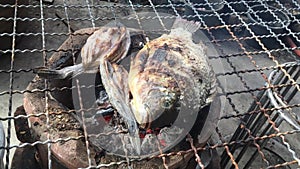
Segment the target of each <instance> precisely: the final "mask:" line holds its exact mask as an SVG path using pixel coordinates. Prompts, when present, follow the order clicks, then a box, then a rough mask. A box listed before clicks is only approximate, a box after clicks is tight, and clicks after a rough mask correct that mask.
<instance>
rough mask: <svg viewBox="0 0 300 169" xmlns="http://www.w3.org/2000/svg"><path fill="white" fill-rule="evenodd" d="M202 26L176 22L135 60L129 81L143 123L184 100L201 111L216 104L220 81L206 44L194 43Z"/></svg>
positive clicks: (135, 112)
mask: <svg viewBox="0 0 300 169" xmlns="http://www.w3.org/2000/svg"><path fill="white" fill-rule="evenodd" d="M198 27H199V24H198V23H195V22H190V21H186V20H183V19H176V21H175V23H174V25H173V28H172V29H171V32H170V33H169V34H163V35H162V36H161V37H159V38H157V39H154V40H152V41H150V42H148V43H147V44H146V45H145V46H144V48H143V49H141V50H140V51H139V52H138V54H137V55H136V56H135V58H133V59H132V62H131V65H130V71H129V75H128V76H129V77H128V81H129V89H130V92H131V94H132V100H131V106H132V110H133V113H134V116H135V118H136V120H137V122H138V123H139V124H145V123H151V122H153V121H155V120H156V119H158V118H159V117H161V116H162V115H163V114H164V113H165V112H167V111H168V110H170V109H172V108H174V106H178V103H179V102H180V101H181V100H182V98H183V97H185V100H186V101H187V102H186V104H188V105H189V106H192V105H193V106H194V107H197V106H198V108H201V107H203V106H205V105H207V104H209V103H210V102H211V101H212V98H213V96H214V94H215V91H216V89H215V88H216V78H215V75H214V72H213V70H212V68H211V66H210V65H209V63H208V61H207V56H206V52H205V50H206V49H205V47H204V45H202V44H195V43H194V42H193V40H192V33H193V32H195V31H196V30H197V29H198Z"/></svg>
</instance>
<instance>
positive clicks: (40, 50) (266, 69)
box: [0, 0, 300, 168]
mask: <svg viewBox="0 0 300 169" xmlns="http://www.w3.org/2000/svg"><path fill="white" fill-rule="evenodd" d="M101 2H103V1H99V2H98V1H90V0H86V1H80V2H71V1H67V0H63V1H57V0H56V1H55V2H54V4H48V3H46V2H43V1H42V0H40V1H30V3H29V4H19V3H20V2H18V1H16V2H15V4H0V8H2V9H10V10H12V11H13V12H12V13H11V16H0V22H3V23H11V24H12V26H11V27H10V30H9V31H7V32H0V39H1V37H9V38H10V39H11V45H10V47H9V48H7V49H2V50H0V59H1V55H3V56H4V55H7V56H10V61H9V62H8V64H9V66H8V67H7V68H4V69H2V68H0V75H1V74H2V75H5V76H8V79H9V85H8V86H7V88H6V89H5V88H4V90H3V91H0V97H3V98H8V105H7V107H5V108H7V110H6V112H5V116H3V117H0V120H1V121H2V122H3V123H5V125H4V126H5V134H6V144H5V146H4V147H1V149H3V150H5V156H4V163H5V168H9V167H10V165H11V164H10V163H11V159H12V157H13V154H12V151H13V150H17V149H19V148H24V147H27V146H36V145H38V144H43V145H47V147H48V149H47V151H48V152H47V165H48V167H49V168H51V166H52V165H53V163H55V162H54V161H53V159H52V157H51V151H50V147H51V145H52V144H53V143H58V142H60V141H69V140H72V139H75V140H76V139H77V140H78V139H86V143H87V144H89V143H88V141H87V135H84V136H80V137H75V138H68V139H58V140H51V139H50V136H48V139H47V141H45V142H33V143H29V142H24V143H21V144H14V143H12V140H11V139H12V137H14V134H13V132H14V129H13V124H12V123H13V122H15V121H16V120H18V119H22V118H25V119H28V118H29V117H28V116H26V115H25V116H24V115H17V116H14V114H13V111H14V110H13V108H14V107H15V105H14V104H15V103H14V102H13V100H14V99H13V97H14V96H16V95H18V94H24V93H34V92H43V93H45V102H46V105H47V101H48V100H49V99H51V98H49V97H48V95H47V93H48V92H52V91H55V90H58V91H61V90H64V89H65V88H61V89H56V88H54V89H53V88H49V86H48V83H47V81H45V86H44V88H43V89H36V90H27V89H24V90H23V89H22V90H19V89H17V87H16V86H17V85H18V84H16V81H15V77H16V76H19V75H22V76H30V77H33V75H32V70H33V68H34V67H36V66H41V65H32V67H27V68H24V67H22V66H20V65H16V63H15V62H16V61H15V60H16V59H22V58H20V57H19V56H21V55H24V56H30V55H34V56H36V57H39V58H40V64H43V65H45V66H47V64H48V59H49V56H51V54H53V53H57V52H60V51H59V50H57V47H59V45H60V44H61V43H56V44H55V43H53V41H55V39H56V38H57V39H58V40H60V41H61V42H63V40H65V39H66V38H67V37H69V36H70V35H73V34H74V31H75V30H77V29H79V28H81V27H80V26H78V25H81V26H83V27H97V26H100V25H99V23H100V22H101V23H102V22H108V21H111V20H114V19H125V20H126V19H127V20H136V21H137V22H138V23H139V28H140V29H144V28H143V26H142V25H141V24H140V23H141V21H142V20H149V21H151V20H158V22H159V23H160V24H161V25H160V26H161V27H162V29H161V30H151V32H166V31H168V30H167V28H166V26H165V25H164V22H163V21H164V20H168V19H174V18H176V17H183V18H186V19H196V20H198V21H199V22H200V23H201V24H202V27H201V28H200V30H202V31H203V32H204V33H205V34H206V35H207V36H208V37H209V39H210V43H212V44H214V46H215V47H216V49H217V51H218V54H217V55H212V56H209V59H210V61H211V62H214V61H217V60H221V61H222V63H223V67H224V70H222V71H220V72H216V74H217V78H218V80H219V90H220V94H219V97H221V98H223V99H224V100H223V101H224V102H225V103H224V104H225V107H224V109H223V112H222V114H223V115H222V116H221V117H220V119H219V121H220V122H219V125H218V127H217V129H216V131H215V135H214V136H213V137H212V140H213V144H212V143H210V144H209V145H207V146H206V147H195V146H194V145H193V140H192V139H190V138H189V139H187V140H188V142H189V143H190V145H191V148H190V149H189V150H186V151H177V152H170V153H162V154H160V155H158V156H155V157H151V158H149V159H152V158H160V159H161V160H162V161H163V163H164V164H165V157H170V156H174V155H178V154H187V153H189V152H193V153H194V154H195V160H196V161H197V163H198V168H199V167H200V168H203V167H204V165H203V163H202V160H201V157H200V156H199V155H198V152H203V151H205V150H217V151H218V152H219V155H220V157H221V167H222V168H249V167H251V165H253V164H254V165H255V163H256V158H260V159H261V161H262V162H261V163H262V164H261V166H260V167H263V168H280V167H286V168H296V167H297V166H298V167H299V166H300V160H299V158H300V154H299V152H297V151H296V150H295V149H297V148H299V147H297V143H295V142H293V141H291V140H290V139H287V138H289V136H291V135H294V136H295V135H296V136H298V137H299V132H300V130H299V127H297V126H299V119H297V118H299V117H300V115H299V107H300V103H299V99H298V98H299V97H300V96H299V90H300V88H299V78H298V77H299V73H300V69H299V53H297V52H299V50H300V49H299V47H297V45H300V30H298V29H296V28H295V29H294V27H291V25H294V26H295V27H296V26H299V25H300V21H299V18H300V11H299V8H300V2H299V1H296V0H272V1H271V0H270V1H263V0H260V1H251V0H240V1H236V0H227V1H225V0H224V1H210V0H203V1H201V2H198V3H194V5H196V6H197V5H199V6H200V7H199V8H196V7H195V6H193V2H194V1H191V0H186V1H180V0H179V1H175V0H174V1H172V0H166V1H160V2H157V1H152V0H148V1H137V2H136V1H133V0H126V1H124V2H120V3H117V2H110V1H109V2H107V3H105V4H103V3H101ZM287 4H288V5H287ZM216 5H224V6H223V8H222V9H221V10H216V8H215V6H216ZM254 5H260V6H263V7H264V9H265V10H258V11H255V10H253V8H251V7H253V6H254ZM270 6H272V7H273V6H274V7H276V8H271V7H270ZM187 8H189V9H191V10H192V14H187V13H184V10H187ZM103 9H106V10H107V9H109V10H107V11H110V13H108V14H107V15H105V16H100V14H101V13H100V14H99V13H98V11H101V10H103ZM24 10H25V11H30V12H29V13H27V14H24V15H23V14H21V16H20V11H22V12H23V11H24ZM121 10H126V11H127V12H128V11H129V13H130V14H131V15H130V17H128V16H126V14H120V11H121ZM145 10H146V11H151V12H154V13H155V15H156V16H154V17H139V15H138V13H139V12H141V11H145ZM76 11H77V12H78V14H76V13H75V12H76ZM277 11H283V12H284V13H285V14H287V16H288V18H289V26H284V27H283V31H282V32H277V30H275V29H272V28H271V27H270V25H272V24H280V25H286V23H285V21H284V20H281V19H279V18H278V16H277V15H276V12H277ZM127 12H125V13H127ZM161 12H166V13H169V14H172V15H173V16H171V17H170V16H161ZM249 12H250V13H253V15H254V16H255V17H257V18H260V17H259V16H260V14H261V13H264V12H267V13H269V14H271V16H273V17H274V18H275V20H273V21H268V20H267V21H265V20H262V19H261V18H260V19H258V21H257V22H251V21H249V18H247V14H248V13H249ZM20 23H21V24H24V25H36V27H35V28H36V29H31V32H30V31H29V32H26V31H23V30H18V24H20ZM80 23H83V24H80ZM51 24H61V25H64V26H61V27H64V28H62V29H60V30H52V29H49V27H50V28H51ZM49 25H50V26H49ZM102 25H103V24H102ZM257 27H258V28H260V27H263V29H266V31H267V32H268V34H263V35H260V34H259V32H256V28H257ZM299 29H300V28H299ZM146 35H147V32H146ZM30 38H32V39H34V40H38V41H39V42H40V44H39V45H38V46H36V47H33V48H32V47H26V45H25V47H23V46H21V44H22V39H30ZM287 38H288V40H287ZM18 39H20V41H19V40H18ZM265 39H271V40H273V41H271V43H273V42H276V43H277V44H279V46H278V47H277V46H276V47H274V48H272V49H270V48H269V46H268V44H267V45H266V43H268V41H267V42H266V41H265ZM291 41H292V42H293V43H289V42H291ZM253 42H254V43H255V45H256V46H258V48H254V47H252V46H251V45H249V44H250V43H253ZM50 43H53V44H54V45H51V44H50ZM28 46H30V45H28ZM63 52H67V51H63ZM291 61H292V63H288V64H286V62H291ZM33 64H34V63H33ZM224 81H226V83H224ZM231 82H235V83H236V84H235V85H236V86H234V87H233V88H232V87H230V85H231ZM75 87H76V86H75ZM77 87H78V86H77ZM0 102H2V100H1V101H0ZM21 104H22V103H21ZM248 107H249V108H248ZM247 108H248V109H247ZM297 113H298V116H297ZM41 115H45V116H46V118H47V124H48V123H49V120H50V119H49V112H48V111H47V110H46V112H44V113H41ZM284 115H287V117H285V116H284ZM287 119H290V120H291V121H292V122H291V121H289V120H287ZM284 122H285V123H286V122H287V123H288V125H287V126H289V127H290V128H289V127H285V128H283V129H281V128H280V127H281V124H282V123H284ZM226 123H227V124H228V123H232V124H234V125H233V126H231V129H233V130H235V132H234V134H233V135H231V133H232V131H231V132H228V131H226V130H224V128H226V127H227V126H226ZM290 124H291V125H290ZM85 134H86V133H85ZM272 139H275V140H278V142H279V144H281V145H283V146H282V147H283V148H282V149H283V150H284V151H286V154H287V156H288V159H289V161H288V160H286V161H285V160H283V161H282V160H281V161H279V162H275V163H274V162H271V161H270V160H269V159H267V157H266V152H265V151H264V149H265V148H266V147H268V144H269V142H270V140H272ZM86 151H87V153H88V154H89V153H90V152H89V148H88V147H87V149H86ZM249 152H252V155H250V156H249V155H248V153H249ZM276 153H277V154H278V155H279V156H280V153H281V152H276ZM282 153H283V152H282ZM243 158H248V162H245V161H243V160H242V159H243ZM87 160H88V161H89V167H87V168H92V167H96V168H101V167H111V166H118V165H122V164H126V165H128V166H130V163H131V162H134V161H139V160H136V159H133V160H132V159H128V158H126V159H124V160H119V161H113V162H110V163H107V164H98V165H97V166H92V165H91V159H87ZM165 166H166V165H165Z"/></svg>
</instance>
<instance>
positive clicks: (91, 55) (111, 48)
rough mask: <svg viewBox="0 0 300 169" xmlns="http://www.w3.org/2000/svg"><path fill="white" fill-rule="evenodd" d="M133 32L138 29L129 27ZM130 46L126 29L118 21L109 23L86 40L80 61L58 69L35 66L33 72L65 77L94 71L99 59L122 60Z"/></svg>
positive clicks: (52, 77)
mask: <svg viewBox="0 0 300 169" xmlns="http://www.w3.org/2000/svg"><path fill="white" fill-rule="evenodd" d="M131 31H133V32H139V31H138V30H135V29H131ZM129 47H130V35H129V31H128V29H126V27H125V26H124V25H122V24H121V23H119V22H115V23H109V24H107V25H106V26H103V27H101V28H99V29H98V30H96V31H95V32H94V33H93V34H92V35H91V36H90V37H89V38H88V39H87V41H86V43H85V44H84V46H83V48H82V49H81V58H82V63H80V64H78V65H73V66H67V67H64V68H62V69H60V70H56V69H47V68H36V69H34V73H35V74H37V75H39V76H40V77H42V78H46V79H65V78H68V77H72V76H76V75H78V74H81V73H83V72H86V73H96V72H97V71H98V67H99V61H100V60H101V59H107V56H112V55H113V56H114V57H108V58H110V59H111V60H109V61H112V62H118V61H120V60H122V59H123V58H124V57H125V56H126V54H127V52H128V50H129Z"/></svg>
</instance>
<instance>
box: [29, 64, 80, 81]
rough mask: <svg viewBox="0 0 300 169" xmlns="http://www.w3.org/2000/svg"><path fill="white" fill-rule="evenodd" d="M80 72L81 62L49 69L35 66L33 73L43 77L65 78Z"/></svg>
mask: <svg viewBox="0 0 300 169" xmlns="http://www.w3.org/2000/svg"><path fill="white" fill-rule="evenodd" d="M81 72H82V64H79V65H73V66H67V67H64V68H63V69H60V70H55V69H49V68H45V67H39V68H35V69H34V70H33V73H35V74H37V75H38V76H39V77H41V78H45V79H65V78H67V77H71V76H72V75H77V74H80V73H81Z"/></svg>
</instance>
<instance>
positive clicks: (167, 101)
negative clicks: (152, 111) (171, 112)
mask: <svg viewBox="0 0 300 169" xmlns="http://www.w3.org/2000/svg"><path fill="white" fill-rule="evenodd" d="M172 105H173V99H172V98H171V97H169V96H166V97H163V98H161V107H162V108H165V109H170V108H171V107H172Z"/></svg>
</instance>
